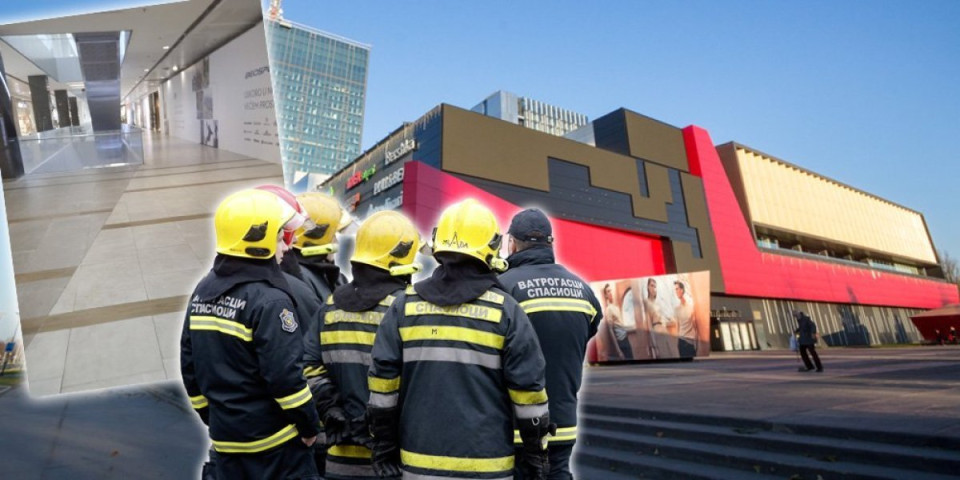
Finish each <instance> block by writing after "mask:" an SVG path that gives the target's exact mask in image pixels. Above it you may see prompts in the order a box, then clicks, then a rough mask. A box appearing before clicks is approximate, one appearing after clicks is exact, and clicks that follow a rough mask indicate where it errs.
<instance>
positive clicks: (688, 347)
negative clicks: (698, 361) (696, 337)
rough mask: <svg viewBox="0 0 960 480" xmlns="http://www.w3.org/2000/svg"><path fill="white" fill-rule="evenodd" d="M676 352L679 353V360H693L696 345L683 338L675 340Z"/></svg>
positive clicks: (695, 353) (695, 354)
mask: <svg viewBox="0 0 960 480" xmlns="http://www.w3.org/2000/svg"><path fill="white" fill-rule="evenodd" d="M677 350H678V351H679V352H680V358H693V357H696V356H697V344H695V343H693V342H691V341H690V340H687V339H686V338H683V337H680V338H678V339H677Z"/></svg>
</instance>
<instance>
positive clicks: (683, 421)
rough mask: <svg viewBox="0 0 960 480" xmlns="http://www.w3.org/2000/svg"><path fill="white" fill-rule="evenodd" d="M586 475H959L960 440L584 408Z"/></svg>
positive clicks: (826, 478) (826, 479)
mask: <svg viewBox="0 0 960 480" xmlns="http://www.w3.org/2000/svg"><path fill="white" fill-rule="evenodd" d="M577 444H578V447H577V455H576V457H575V460H574V461H575V464H576V465H577V466H578V467H579V468H578V469H577V472H578V473H579V477H578V478H579V479H580V480H625V479H628V478H657V479H731V480H732V479H738V480H739V479H779V480H788V479H789V480H807V479H810V480H833V479H849V480H860V479H898V480H934V479H951V478H952V479H956V478H960V441H958V440H956V439H950V438H944V437H936V436H932V435H931V436H921V435H914V434H897V433H889V432H876V431H866V430H852V429H840V428H830V427H824V426H813V425H789V424H782V423H778V424H773V423H769V422H763V421H753V420H743V419H735V418H724V417H713V416H706V415H690V414H670V413H658V412H650V411H642V410H635V409H625V408H616V407H604V406H598V405H586V404H584V405H583V406H582V414H581V416H580V433H579V437H578V441H577Z"/></svg>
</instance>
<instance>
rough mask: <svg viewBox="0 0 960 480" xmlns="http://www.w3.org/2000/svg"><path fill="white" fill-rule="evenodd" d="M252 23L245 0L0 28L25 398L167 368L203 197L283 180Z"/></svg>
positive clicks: (158, 373)
mask: <svg viewBox="0 0 960 480" xmlns="http://www.w3.org/2000/svg"><path fill="white" fill-rule="evenodd" d="M263 23H264V22H263V15H262V12H261V6H260V4H259V2H257V1H256V0H251V1H229V2H228V1H219V0H190V1H186V2H174V3H165V4H159V5H154V6H148V7H140V8H132V9H126V10H118V11H112V12H102V13H91V14H85V15H76V16H71V17H61V18H52V19H46V20H38V21H32V22H26V23H18V24H10V25H2V26H0V56H2V61H3V70H4V71H3V72H2V77H3V78H4V79H5V80H6V86H7V91H6V92H3V93H6V94H5V95H0V110H2V112H3V120H4V126H5V127H6V128H7V130H8V131H7V135H6V137H5V142H6V143H5V145H4V149H3V152H2V153H3V154H2V155H0V159H2V163H0V171H2V172H3V176H4V182H3V191H4V195H5V201H6V208H7V219H8V220H9V222H8V224H9V234H10V240H11V247H12V252H13V264H14V272H15V279H16V287H17V298H18V300H19V301H18V303H19V316H20V323H21V328H22V334H23V344H24V345H25V347H26V348H25V350H26V360H27V364H28V366H29V367H28V369H29V373H28V382H29V388H30V392H31V393H32V394H33V395H37V396H43V395H49V394H56V393H61V392H76V391H84V390H92V389H99V388H103V387H109V386H119V385H128V384H134V383H143V382H151V381H157V380H165V379H174V378H179V367H178V360H177V359H178V355H179V350H178V345H179V333H180V329H181V325H182V322H183V317H182V315H183V306H184V304H185V303H186V299H187V296H188V295H189V293H190V291H191V290H192V288H193V285H195V284H196V282H197V281H198V280H199V278H200V277H201V276H202V275H204V274H205V273H206V271H207V270H208V269H209V266H210V263H211V261H212V258H213V252H214V248H213V238H212V235H213V232H212V217H213V211H214V209H215V207H216V205H217V203H218V202H219V201H220V199H221V198H222V197H224V196H225V195H227V194H228V193H230V192H232V191H235V190H237V189H241V188H247V187H252V186H256V185H259V184H264V183H274V184H278V183H281V182H282V178H283V177H282V171H281V165H280V153H279V150H278V147H277V134H276V119H275V113H274V107H273V101H272V90H271V81H270V73H269V66H268V61H267V48H266V42H265V38H264V25H263ZM5 99H9V100H10V103H3V101H4V100H5Z"/></svg>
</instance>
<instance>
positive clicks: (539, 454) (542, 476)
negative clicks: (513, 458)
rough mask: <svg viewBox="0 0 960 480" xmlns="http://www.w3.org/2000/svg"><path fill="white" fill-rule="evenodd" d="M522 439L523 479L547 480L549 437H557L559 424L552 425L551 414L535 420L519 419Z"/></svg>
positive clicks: (521, 468) (521, 463) (548, 470)
mask: <svg viewBox="0 0 960 480" xmlns="http://www.w3.org/2000/svg"><path fill="white" fill-rule="evenodd" d="M517 428H518V429H519V430H520V439H521V440H522V441H523V447H522V448H521V449H520V452H521V453H520V465H519V468H520V471H521V473H522V474H523V478H524V479H525V480H526V479H531V480H546V478H547V473H549V472H550V457H549V455H548V454H547V436H548V435H556V433H557V424H555V423H550V414H549V413H545V414H543V416H540V417H535V418H524V419H517Z"/></svg>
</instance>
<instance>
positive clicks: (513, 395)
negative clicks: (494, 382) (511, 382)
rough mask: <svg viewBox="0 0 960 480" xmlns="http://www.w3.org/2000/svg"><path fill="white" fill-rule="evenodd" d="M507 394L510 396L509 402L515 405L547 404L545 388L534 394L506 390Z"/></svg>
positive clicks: (510, 389)
mask: <svg viewBox="0 0 960 480" xmlns="http://www.w3.org/2000/svg"><path fill="white" fill-rule="evenodd" d="M507 393H509V394H510V400H512V401H513V403H516V404H517V405H537V404H540V403H546V402H547V390H546V389H545V388H544V389H541V390H539V391H536V392H527V391H523V390H514V389H512V388H508V389H507Z"/></svg>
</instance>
